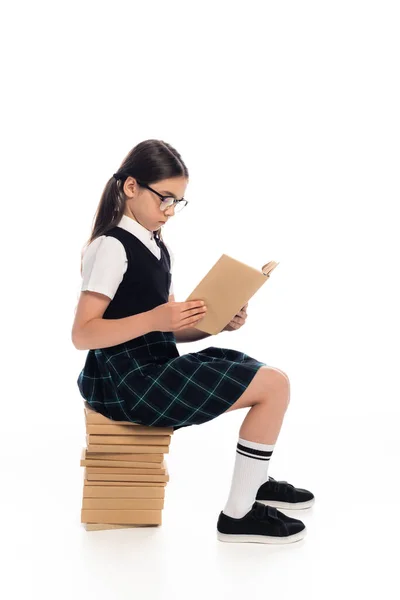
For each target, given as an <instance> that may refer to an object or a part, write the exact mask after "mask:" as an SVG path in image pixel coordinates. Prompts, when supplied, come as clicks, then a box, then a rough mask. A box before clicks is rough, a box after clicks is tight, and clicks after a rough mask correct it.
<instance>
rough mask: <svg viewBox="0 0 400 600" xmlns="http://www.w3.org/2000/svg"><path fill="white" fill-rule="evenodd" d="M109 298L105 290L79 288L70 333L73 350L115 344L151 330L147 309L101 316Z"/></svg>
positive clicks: (93, 348)
mask: <svg viewBox="0 0 400 600" xmlns="http://www.w3.org/2000/svg"><path fill="white" fill-rule="evenodd" d="M110 302H111V298H109V297H108V296H106V295H105V294H100V293H99V292H92V291H88V290H85V291H82V292H81V295H80V298H79V302H78V305H77V307H76V311H75V320H74V324H73V327H72V334H71V337H72V343H73V344H74V346H75V348H77V350H96V349H97V348H108V347H109V346H116V345H117V344H122V343H124V342H127V341H128V340H132V339H134V338H136V337H139V336H140V335H145V334H146V333H150V331H152V330H153V327H152V322H151V314H150V311H148V312H143V313H139V314H137V315H132V316H130V317H123V318H122V319H103V314H104V312H105V310H106V308H107V306H108V305H109V304H110Z"/></svg>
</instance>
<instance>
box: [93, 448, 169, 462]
mask: <svg viewBox="0 0 400 600" xmlns="http://www.w3.org/2000/svg"><path fill="white" fill-rule="evenodd" d="M163 458H164V456H163V454H139V453H133V454H125V453H124V452H121V453H109V452H89V451H88V450H87V449H86V448H85V460H109V461H120V460H126V461H131V462H148V463H150V462H151V463H154V464H155V465H158V464H160V463H162V461H163Z"/></svg>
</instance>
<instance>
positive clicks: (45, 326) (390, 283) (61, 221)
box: [0, 0, 400, 600]
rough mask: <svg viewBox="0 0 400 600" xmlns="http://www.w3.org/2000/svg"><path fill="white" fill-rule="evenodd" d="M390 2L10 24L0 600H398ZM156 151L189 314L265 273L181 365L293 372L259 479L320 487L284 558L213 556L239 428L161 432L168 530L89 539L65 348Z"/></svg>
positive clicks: (26, 19) (231, 549) (115, 5)
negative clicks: (113, 217) (270, 267)
mask: <svg viewBox="0 0 400 600" xmlns="http://www.w3.org/2000/svg"><path fill="white" fill-rule="evenodd" d="M399 13H400V8H399V4H398V3H397V2H386V1H383V0H380V1H379V2H378V1H374V2H370V1H366V0H364V1H362V2H361V1H359V2H357V1H351V0H346V1H338V0H336V1H335V2H324V1H319V2H317V1H315V2H310V1H303V2H289V1H286V2H285V1H282V2H266V1H264V2H261V1H259V2H255V1H247V2H245V3H243V2H233V1H230V2H225V1H224V2H221V1H218V0H214V1H213V2H201V3H200V2H198V3H194V2H176V1H169V2H146V3H145V2H132V1H131V2H118V1H114V2H112V3H111V2H85V1H83V0H80V1H79V2H75V1H74V2H68V3H67V2H64V3H61V2H40V1H39V2H34V3H28V2H19V3H12V4H9V5H8V6H7V7H3V9H2V19H1V22H2V24H1V36H0V40H1V41H0V44H1V50H2V80H3V86H2V87H3V92H2V96H1V98H2V111H1V114H2V123H1V125H2V136H1V137H2V144H1V146H2V149H1V158H2V167H3V168H2V197H3V201H2V235H1V248H2V256H3V260H2V280H3V292H2V305H3V309H2V317H3V319H2V340H3V369H2V392H3V393H2V419H1V432H2V435H1V456H2V477H1V480H2V487H3V486H4V487H3V492H2V494H1V500H0V501H1V509H2V510H1V513H2V546H3V550H5V554H6V557H5V559H6V560H4V559H3V561H2V564H3V567H5V573H4V574H3V575H2V578H1V586H2V587H4V594H3V595H4V597H7V598H9V599H11V598H22V597H24V598H35V599H36V598H52V597H57V598H60V599H61V598H62V599H64V598H65V599H67V598H68V599H70V598H73V597H74V598H81V597H82V598H96V599H103V598H104V599H105V598H111V597H114V598H118V599H120V598H121V599H124V598H132V597H138V598H168V599H170V598H171V599H172V598H174V599H177V598H179V599H181V598H182V599H183V598H185V599H186V598H193V599H196V600H197V599H200V598H201V599H203V598H204V597H206V596H207V595H209V596H210V597H221V596H222V594H223V595H224V596H225V595H226V596H228V595H229V597H230V598H252V597H263V598H264V597H265V598H267V597H268V598H272V597H279V598H281V599H282V598H284V599H289V598H298V599H300V598H301V599H303V598H304V599H305V598H307V599H309V598H313V599H314V598H315V599H317V598H318V599H320V598H324V599H330V598H337V597H338V596H339V595H340V596H341V597H344V598H350V597H354V596H356V597H368V598H369V597H371V598H372V597H376V594H378V593H380V594H382V595H384V596H385V597H386V598H397V597H398V594H399V584H398V578H397V575H396V568H397V566H398V544H399V535H400V528H399V522H398V516H397V515H398V509H399V493H400V484H399V459H400V451H399V442H398V440H399V434H398V430H399V415H400V409H399V387H398V363H399V333H400V331H399V329H400V328H399V319H398V307H399V291H398V290H399V285H398V278H399V266H398V265H399V241H398V240H399V221H398V205H399V187H400V186H399V172H398V170H399V158H400V156H399V154H400V152H399V139H400V137H399V136H400V127H399V114H400V113H399V106H400V93H399V92H400V85H399V51H400V42H399V35H398V31H399V26H400V23H399ZM148 138H157V139H162V140H164V141H167V142H168V143H170V144H172V146H174V147H175V148H176V149H177V150H178V151H179V152H180V153H181V155H182V158H183V160H184V161H185V163H186V165H187V167H188V169H189V178H190V181H189V185H188V188H187V192H186V197H187V199H189V200H190V204H189V205H188V207H187V208H186V209H184V211H183V212H182V213H179V214H178V215H176V216H175V218H173V219H171V222H170V223H168V226H167V227H166V228H164V230H163V235H164V239H165V240H166V241H167V243H169V244H170V245H171V247H172V249H173V251H174V255H175V268H174V272H173V281H174V286H175V297H176V300H178V301H183V300H184V299H185V298H186V297H187V296H188V295H189V293H190V292H191V291H192V289H193V288H194V287H195V285H197V283H198V281H199V280H200V279H201V278H202V277H203V276H204V274H205V273H206V272H207V270H208V269H209V268H210V266H211V265H212V264H214V262H215V261H216V260H217V259H218V258H219V257H220V255H221V254H222V253H223V252H225V253H227V254H229V255H231V256H233V257H235V258H237V259H238V260H242V261H243V262H247V263H248V264H251V265H253V266H254V267H257V268H258V267H259V268H261V266H262V265H263V264H265V263H266V262H268V261H270V260H274V261H277V262H279V265H278V267H277V268H276V269H275V270H274V272H273V274H272V275H271V278H270V280H269V281H268V282H267V283H266V285H265V286H263V288H262V289H261V290H260V292H258V293H257V294H256V296H254V297H253V298H252V299H251V300H250V302H249V307H248V319H247V322H246V324H245V326H244V327H243V328H242V329H241V330H240V331H236V332H224V333H222V334H219V335H218V336H215V337H212V338H207V339H204V340H202V341H199V342H194V343H190V344H180V345H179V346H178V348H179V351H180V353H184V352H189V351H191V352H193V351H196V350H200V349H202V348H206V347H207V346H209V345H217V346H221V347H230V348H235V349H239V350H241V351H243V352H246V353H248V354H249V355H251V356H253V357H256V358H258V359H259V360H261V361H264V362H266V363H267V364H268V365H270V366H275V367H278V368H280V369H282V370H284V371H285V372H286V373H287V374H288V376H289V378H290V381H291V404H290V407H289V410H288V412H287V415H286V418H285V421H284V424H283V428H282V431H281V434H280V437H279V439H278V442H277V445H276V449H275V452H274V456H273V459H272V460H271V464H270V468H269V474H270V475H272V476H273V477H275V478H277V479H285V480H287V481H289V482H291V483H293V484H294V485H297V486H299V487H306V488H308V489H311V490H312V491H313V492H314V494H315V496H316V503H315V506H314V507H313V508H312V509H311V510H309V511H303V512H301V514H300V511H298V513H292V515H293V516H296V517H297V518H301V519H302V520H304V522H305V523H306V525H307V530H308V534H307V536H306V538H305V539H304V540H303V541H302V542H300V543H297V544H291V545H287V546H276V547H271V546H268V545H264V544H224V543H221V542H219V541H218V540H217V539H216V532H215V528H216V521H217V518H218V514H219V512H220V511H221V510H222V509H223V507H224V505H225V502H226V499H227V495H228V492H229V487H230V482H231V476H232V470H233V465H234V459H235V445H236V442H237V436H238V431H239V427H240V424H241V422H242V421H243V419H244V417H245V414H246V412H244V411H235V412H232V413H229V414H228V415H223V416H221V417H219V418H217V419H215V420H214V421H212V422H208V423H206V424H204V425H202V426H197V427H194V426H192V427H188V428H184V429H181V430H179V431H177V432H176V433H175V435H174V437H173V439H172V442H171V451H170V454H169V455H168V456H167V464H168V468H169V472H170V482H169V483H168V485H167V488H166V500H165V508H164V509H163V525H162V526H161V528H148V529H142V530H140V529H137V530H135V529H129V530H116V531H105V532H86V531H85V529H84V528H83V526H82V525H81V524H80V505H81V495H82V480H83V472H82V468H81V467H80V465H79V461H80V453H81V448H82V447H83V445H84V443H85V440H84V434H85V432H84V420H83V408H82V398H81V396H80V394H79V390H78V387H77V383H76V380H77V377H78V374H79V371H80V370H81V368H82V366H83V362H84V359H85V356H86V352H85V351H79V350H77V349H76V348H75V347H74V346H73V344H72V341H71V328H72V323H73V318H74V311H75V307H76V303H77V301H78V296H79V292H80V284H81V281H80V270H79V268H80V251H81V248H82V246H83V244H84V243H85V242H86V240H87V238H88V237H89V235H90V229H91V225H92V220H93V217H94V213H95V210H96V208H97V205H98V202H99V199H100V195H101V193H102V191H103V187H104V185H105V183H106V181H107V180H108V179H109V177H110V176H111V175H112V173H114V172H115V170H116V169H117V168H118V167H119V165H120V163H121V161H122V159H123V157H124V156H125V155H126V154H127V153H128V151H129V150H130V149H131V148H132V147H133V146H135V145H136V144H137V143H139V142H140V141H142V140H144V139H148Z"/></svg>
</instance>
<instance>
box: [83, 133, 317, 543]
mask: <svg viewBox="0 0 400 600" xmlns="http://www.w3.org/2000/svg"><path fill="white" fill-rule="evenodd" d="M188 182H189V174H188V169H187V167H186V165H185V164H184V162H183V159H182V157H181V155H180V154H179V153H178V152H177V151H176V150H175V149H174V148H173V147H172V146H171V145H170V144H168V143H166V142H163V141H161V140H155V139H150V140H145V141H143V142H141V143H139V144H137V145H136V146H135V147H134V148H133V149H132V150H131V151H130V152H129V154H128V155H127V156H126V158H125V159H124V160H123V161H122V164H121V166H120V168H119V169H118V170H117V171H116V172H115V173H114V174H113V175H112V176H111V177H110V179H109V180H108V182H107V183H106V186H105V188H104V191H103V194H102V197H101V199H100V203H99V205H98V208H97V212H96V215H95V221H94V225H93V229H92V233H91V236H90V238H89V240H88V242H87V244H86V249H85V250H84V252H83V256H82V265H81V275H82V288H81V294H80V297H79V301H78V305H77V308H76V313H75V320H74V324H73V328H72V341H73V344H74V346H75V347H76V348H77V349H79V350H88V353H87V356H86V361H85V364H84V367H83V369H82V371H81V372H80V374H79V377H78V380H77V383H78V387H79V391H80V393H81V395H82V397H83V398H84V399H85V400H86V401H87V402H88V403H89V405H90V406H91V407H92V408H93V409H94V410H96V411H98V412H100V413H101V414H103V415H104V416H106V417H108V418H109V419H114V420H116V421H131V422H134V423H138V424H142V425H148V426H152V427H173V429H174V431H175V430H177V429H180V428H181V427H188V426H190V425H200V424H201V423H205V422H206V421H209V420H211V419H215V418H216V417H218V416H220V415H222V414H223V413H226V412H229V411H231V410H236V409H239V408H250V410H249V411H248V413H247V415H246V417H245V419H244V421H243V423H242V425H241V428H240V431H239V439H238V443H237V446H236V458H235V467H234V472H233V477H232V483H231V489H230V493H229V497H228V499H227V503H226V506H225V508H224V509H223V511H221V512H220V514H219V517H218V521H217V537H218V539H219V540H221V541H226V542H262V543H288V542H294V541H297V540H300V539H301V538H303V537H304V535H305V531H306V528H305V525H304V523H303V522H302V521H300V520H298V519H294V518H291V517H289V516H287V515H286V514H285V513H283V512H281V511H280V510H278V509H280V508H281V509H290V508H295V509H297V508H308V507H309V506H311V505H312V504H313V502H314V495H313V494H312V493H311V492H309V491H307V490H305V489H301V488H296V487H294V486H293V485H291V484H289V483H288V482H287V481H277V480H275V479H273V478H272V477H269V476H268V467H269V462H270V459H271V456H272V453H273V450H274V447H275V443H276V440H277V438H278V435H279V431H280V429H281V425H282V421H283V418H284V415H285V412H286V409H287V406H288V403H289V397H290V384H289V379H288V377H287V376H286V374H285V373H284V372H283V371H281V370H280V369H277V368H274V367H270V366H267V364H266V363H265V362H262V361H260V360H257V359H255V358H252V357H251V356H248V355H247V354H245V353H243V352H238V351H236V350H232V349H229V348H220V347H217V346H209V347H208V348H205V349H204V350H201V351H199V352H190V353H187V354H180V353H179V351H178V348H177V343H184V342H190V341H194V340H199V339H202V338H206V337H209V334H207V333H203V332H201V331H198V330H197V329H195V328H194V327H193V326H194V325H195V324H196V323H199V321H200V320H201V319H202V318H203V315H204V314H205V312H206V310H207V306H205V305H204V302H202V301H200V300H198V301H197V300H194V301H189V302H177V301H175V297H174V292H173V285H172V281H171V268H172V264H173V254H172V252H171V249H170V247H169V245H167V244H166V243H165V242H164V240H163V236H162V234H161V229H162V228H163V226H165V224H166V223H167V222H168V221H169V220H170V219H172V218H174V216H175V213H177V212H178V211H182V210H184V208H185V206H186V205H187V203H188V200H186V199H185V197H184V196H185V194H186V188H187V185H188ZM181 217H182V215H180V217H179V218H181ZM246 309H247V305H246V306H245V307H243V309H242V310H241V311H240V313H239V314H238V315H236V316H235V317H234V318H233V319H232V321H231V322H230V323H229V324H228V325H227V326H226V327H225V329H224V330H226V331H234V330H236V329H238V328H239V327H241V326H242V325H243V323H244V322H245V320H246V316H247V312H246Z"/></svg>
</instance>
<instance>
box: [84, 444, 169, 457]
mask: <svg viewBox="0 0 400 600" xmlns="http://www.w3.org/2000/svg"><path fill="white" fill-rule="evenodd" d="M87 449H88V452H111V453H113V452H114V453H120V454H124V453H127V452H129V453H131V454H134V453H135V452H137V453H138V454H145V453H146V452H147V453H148V454H152V453H154V454H159V453H161V454H168V453H169V446H139V445H137V446H128V445H126V446H125V445H124V444H116V445H114V444H101V445H100V444H89V443H88V445H87Z"/></svg>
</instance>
